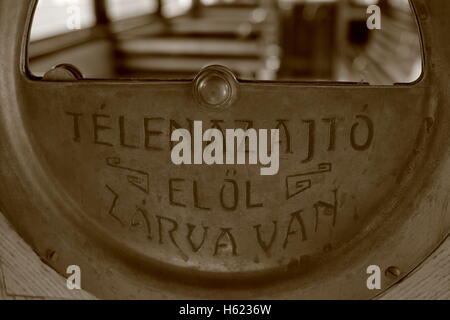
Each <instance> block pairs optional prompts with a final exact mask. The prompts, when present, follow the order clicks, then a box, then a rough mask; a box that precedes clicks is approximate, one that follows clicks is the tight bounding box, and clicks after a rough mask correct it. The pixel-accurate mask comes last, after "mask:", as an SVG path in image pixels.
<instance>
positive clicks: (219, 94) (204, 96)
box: [194, 65, 237, 109]
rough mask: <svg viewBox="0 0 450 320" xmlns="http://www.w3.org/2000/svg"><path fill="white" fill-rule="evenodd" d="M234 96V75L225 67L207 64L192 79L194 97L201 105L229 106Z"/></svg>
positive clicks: (235, 90)
mask: <svg viewBox="0 0 450 320" xmlns="http://www.w3.org/2000/svg"><path fill="white" fill-rule="evenodd" d="M236 96H237V80H236V77H235V75H234V74H233V72H231V71H230V70H229V69H228V68H226V67H223V66H219V65H213V66H208V67H206V68H204V69H203V70H202V71H200V73H199V74H198V76H197V77H196V78H195V79H194V98H195V99H196V100H197V102H198V103H199V104H200V105H201V106H203V107H207V108H212V109H220V108H224V107H226V106H229V105H230V104H231V102H233V101H234V100H235V98H236Z"/></svg>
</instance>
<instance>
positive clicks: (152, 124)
mask: <svg viewBox="0 0 450 320" xmlns="http://www.w3.org/2000/svg"><path fill="white" fill-rule="evenodd" d="M65 115H66V119H67V124H68V125H69V126H70V131H69V132H70V135H71V136H70V139H71V140H72V142H73V143H75V144H79V145H91V146H97V147H98V148H103V149H104V150H106V151H107V150H111V154H115V155H118V154H120V155H126V156H124V157H122V156H111V157H108V158H106V159H103V160H102V161H103V162H104V167H105V170H109V171H108V174H110V173H111V172H112V173H113V175H117V176H119V175H120V176H122V177H124V178H125V180H123V182H118V181H119V180H118V179H116V180H115V182H114V183H106V184H104V185H103V186H102V187H103V188H104V194H105V198H106V199H108V204H107V210H106V212H105V214H106V215H107V216H109V217H110V219H111V220H112V221H115V223H117V224H118V225H119V226H120V227H121V228H124V229H127V230H137V229H139V230H140V233H141V234H142V232H143V237H142V239H145V241H148V242H149V243H151V244H152V245H153V246H157V247H158V246H161V247H163V248H171V250H175V252H176V253H177V254H178V255H179V256H180V257H181V258H182V259H183V260H185V261H188V260H189V259H190V258H191V257H192V256H193V255H196V254H203V255H208V256H211V257H239V256H241V255H242V254H243V252H244V251H245V249H244V248H247V247H249V246H250V247H252V248H256V249H257V251H258V252H256V255H259V254H260V255H263V256H266V257H270V256H272V255H273V254H274V253H279V252H283V251H284V252H289V251H290V250H291V251H292V250H294V251H295V248H297V247H298V245H299V244H301V243H306V242H308V241H314V238H315V235H316V234H319V233H321V231H323V232H325V231H326V232H328V233H329V232H331V231H330V230H332V229H333V228H335V227H336V226H337V225H338V224H339V217H340V214H341V210H340V209H339V208H341V207H342V203H341V201H343V200H341V199H343V197H341V191H340V187H339V184H337V183H328V184H326V185H323V184H322V183H321V181H324V179H327V178H328V179H329V180H327V181H331V179H330V178H332V177H333V174H334V173H333V170H334V164H333V162H332V161H323V160H326V159H324V156H323V155H324V154H325V155H327V154H328V155H330V156H331V155H332V154H334V153H336V152H340V151H341V150H344V149H345V150H346V152H355V153H362V152H367V151H369V150H370V148H371V147H372V145H373V142H374V139H375V127H374V123H373V121H372V119H371V118H370V117H369V116H368V115H365V114H355V115H354V116H353V117H352V118H351V119H346V118H344V117H338V116H329V117H323V118H319V119H301V120H300V121H295V122H294V121H291V120H286V119H275V120H273V121H272V122H267V121H265V122H261V123H258V122H257V121H252V120H248V119H235V120H231V121H230V120H224V119H215V120H209V121H202V123H201V125H202V128H203V129H204V130H206V131H205V132H208V129H215V131H214V132H213V133H214V134H215V135H217V134H218V133H220V132H221V133H223V134H224V136H223V137H225V134H226V133H227V130H229V128H237V129H239V130H241V131H240V132H241V133H244V135H243V136H242V137H243V139H241V140H240V141H239V140H237V141H235V144H234V147H237V148H241V150H243V152H244V153H245V154H244V155H243V157H245V158H248V159H251V154H252V152H255V150H257V149H255V148H253V146H252V145H251V141H252V140H251V136H250V135H247V136H246V135H245V133H248V132H250V131H249V130H250V129H254V130H255V131H254V133H255V134H256V133H257V132H258V131H257V130H261V129H260V128H261V127H265V128H268V129H270V130H276V131H272V132H276V135H275V136H274V135H272V137H275V138H276V140H275V142H276V144H277V145H276V148H274V146H273V143H274V141H270V139H269V138H270V137H269V136H270V135H268V134H267V132H266V135H265V139H266V142H268V144H267V145H266V149H265V152H267V154H266V158H267V157H270V156H271V154H270V152H273V151H274V150H277V151H279V159H278V160H280V159H281V160H280V161H279V162H277V164H276V165H277V166H279V168H277V170H276V175H274V176H269V177H267V178H266V177H264V176H254V175H248V172H247V169H243V170H241V169H240V168H239V167H238V166H236V164H238V163H237V162H235V163H232V162H231V161H230V163H228V162H226V161H219V162H214V161H211V162H207V163H204V162H202V161H204V160H205V158H203V159H202V161H201V163H202V165H204V166H208V167H214V168H216V167H217V171H218V172H219V174H218V175H215V177H216V178H217V177H220V178H219V180H220V181H219V182H218V181H215V182H214V183H213V182H212V181H211V182H207V183H205V179H204V178H203V177H202V176H201V174H200V176H195V175H193V174H191V173H192V171H190V167H189V166H186V165H185V164H184V163H182V162H180V163H170V162H168V163H165V164H164V166H169V167H170V166H173V167H174V168H178V169H177V170H173V172H172V171H171V170H168V171H164V172H166V173H167V174H166V175H165V176H161V173H158V172H150V171H148V169H145V168H147V165H146V161H152V159H155V158H159V160H161V158H162V156H160V155H162V154H163V153H167V154H168V155H169V156H168V157H167V158H169V159H170V153H171V152H172V150H173V149H174V147H176V144H177V142H176V141H174V139H173V133H174V132H176V130H179V129H183V131H182V133H183V134H185V136H189V137H194V135H195V134H196V130H198V126H199V121H194V120H190V119H184V120H180V119H167V118H163V117H142V118H140V119H138V120H136V118H133V119H129V118H127V116H125V115H113V114H107V113H92V114H88V113H76V112H66V113H65ZM196 128H197V129H196ZM202 132H203V131H202ZM209 132H210V133H211V132H212V131H209ZM259 132H262V131H259ZM188 133H189V135H188ZM191 134H192V136H191ZM217 136H218V135H217ZM236 137H237V136H236V135H235V136H234V138H236ZM242 137H241V138H242ZM259 138H260V139H261V137H259ZM267 139H269V141H267ZM192 140H194V139H192ZM192 140H189V141H188V140H186V141H187V142H184V143H185V146H184V147H183V148H188V146H189V145H191V146H192V147H193V148H195V144H196V143H197V146H198V147H199V148H200V149H201V150H205V149H207V148H208V145H209V144H211V143H213V141H212V139H209V140H208V139H206V140H205V139H202V140H199V141H192ZM255 141H258V139H255ZM260 146H261V145H260ZM131 150H135V151H138V152H141V153H140V154H148V155H149V157H148V158H146V157H139V158H137V159H134V160H135V161H130V157H129V152H127V151H131ZM238 150H239V149H238ZM218 151H223V152H224V153H225V154H223V155H221V156H222V157H223V158H224V159H225V158H226V153H227V152H228V151H229V150H227V148H226V144H224V143H222V144H218V145H216V146H215V150H214V152H212V153H211V155H212V156H214V155H215V153H217V152H218ZM184 152H185V151H184ZM318 154H320V157H319V156H318ZM180 155H181V156H183V152H181V153H180ZM190 156H191V154H189V157H190ZM241 156H242V154H241ZM272 156H273V154H272ZM199 157H200V156H199ZM192 159H193V161H192V163H194V161H195V159H194V157H193V158H192ZM255 159H256V158H255ZM255 159H254V160H255ZM278 160H277V161H278ZM198 161H200V160H198ZM272 161H275V160H274V159H273V158H272ZM284 161H292V162H294V163H295V164H296V165H295V166H292V165H290V166H289V167H288V168H287V169H283V162H284ZM131 163H133V165H131ZM160 163H162V162H160ZM244 163H245V164H246V165H245V166H244V167H245V168H248V165H249V164H251V162H250V163H248V162H247V163H246V162H245V161H243V160H242V159H241V164H244ZM253 163H256V161H254V162H253ZM227 164H232V165H228V166H227ZM266 164H269V165H270V163H269V162H266ZM221 165H222V166H221ZM269 167H270V166H269ZM293 167H294V168H296V169H295V170H292V168H293ZM180 168H181V169H182V171H180ZM278 169H279V170H278ZM180 172H181V173H180ZM243 172H245V173H246V174H242V173H243ZM155 177H158V178H157V179H155ZM269 178H270V179H271V180H270V181H269V180H266V181H267V182H266V184H270V183H273V181H274V180H273V179H276V180H277V181H280V182H281V184H280V186H281V187H280V188H281V189H283V190H282V192H281V193H277V192H274V193H273V195H272V194H270V193H268V192H265V193H262V192H260V191H259V190H260V187H261V185H262V184H264V180H262V179H269ZM120 181H122V180H120ZM123 183H126V184H127V185H128V187H129V188H131V189H129V190H131V191H127V192H124V191H123V190H122V189H123ZM314 186H320V192H319V191H318V190H316V192H312V193H311V192H310V190H312V189H313V188H314ZM273 187H274V188H275V187H276V186H275V185H274V186H273ZM266 189H267V186H266ZM316 189H317V188H316ZM155 190H159V191H158V192H156V191H155ZM161 190H162V191H161ZM160 191H161V192H160ZM305 193H308V194H307V198H308V201H306V202H305V201H300V200H304V199H305V198H302V195H305ZM131 198H132V201H130V199H131ZM156 198H157V201H156V200H155V199H156ZM268 202H270V204H272V206H271V205H269V204H268ZM124 203H127V204H126V205H124ZM273 203H279V204H280V206H279V209H277V210H279V212H277V213H276V215H275V216H274V215H271V218H270V219H267V218H266V214H267V212H268V211H273V210H274V208H273ZM176 212H178V213H176ZM179 212H184V213H185V214H184V215H183V216H182V217H180V214H179ZM227 213H228V215H229V216H228V217H227V218H225V219H222V220H220V221H221V222H215V221H216V220H214V219H212V218H207V217H217V216H222V217H223V216H224V215H226V214H227ZM243 215H252V219H245V218H243V217H244V216H243ZM258 215H261V216H260V218H258ZM205 217H206V218H205ZM200 218H201V219H200ZM224 221H225V222H224ZM322 229H324V230H322ZM325 229H326V230H325ZM242 239H245V240H244V242H243V240H242ZM330 247H331V244H329V243H328V244H327V245H326V246H325V247H324V250H329V248H330ZM256 260H258V259H256ZM255 262H257V261H255Z"/></svg>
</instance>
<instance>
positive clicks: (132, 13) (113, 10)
mask: <svg viewBox="0 0 450 320" xmlns="http://www.w3.org/2000/svg"><path fill="white" fill-rule="evenodd" d="M107 7H108V16H109V18H110V19H111V20H113V21H115V20H120V19H126V18H131V17H136V16H140V15H144V14H146V13H150V12H154V11H156V8H157V1H156V0H108V1H107Z"/></svg>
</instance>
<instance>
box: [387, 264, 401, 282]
mask: <svg viewBox="0 0 450 320" xmlns="http://www.w3.org/2000/svg"><path fill="white" fill-rule="evenodd" d="M384 274H385V275H386V277H388V278H391V279H397V278H398V277H400V275H401V274H402V272H401V271H400V269H399V268H398V267H395V266H391V267H389V268H387V269H386V271H385V273H384Z"/></svg>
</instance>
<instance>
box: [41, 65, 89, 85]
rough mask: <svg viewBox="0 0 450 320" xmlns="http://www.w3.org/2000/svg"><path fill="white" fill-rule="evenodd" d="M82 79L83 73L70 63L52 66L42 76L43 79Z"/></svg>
mask: <svg viewBox="0 0 450 320" xmlns="http://www.w3.org/2000/svg"><path fill="white" fill-rule="evenodd" d="M80 79H83V74H82V73H81V71H80V70H78V68H77V67H75V66H73V65H71V64H60V65H57V66H55V67H53V68H52V69H51V70H49V71H47V73H46V74H45V75H44V76H43V77H42V80H45V81H76V80H80Z"/></svg>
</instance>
